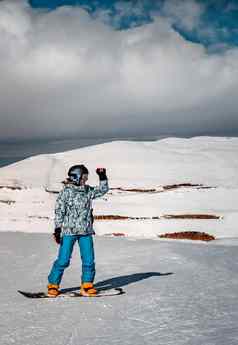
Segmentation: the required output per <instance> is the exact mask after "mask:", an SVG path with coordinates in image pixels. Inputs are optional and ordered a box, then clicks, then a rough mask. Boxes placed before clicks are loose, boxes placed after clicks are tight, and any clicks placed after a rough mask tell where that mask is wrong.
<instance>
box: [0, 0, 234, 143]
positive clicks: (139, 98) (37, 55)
mask: <svg viewBox="0 0 238 345" xmlns="http://www.w3.org/2000/svg"><path fill="white" fill-rule="evenodd" d="M185 3H186V8H185V9H183V8H182V7H181V8H180V9H179V11H178V13H180V14H181V15H180V16H181V21H182V20H183V25H185V26H187V27H190V28H191V27H192V25H194V24H193V23H194V22H196V21H199V18H200V16H201V13H202V11H203V8H202V7H201V6H200V5H198V4H197V3H196V2H195V1H185ZM174 4H175V5H176V3H175V2H174ZM126 10H128V8H124V9H123V7H122V5H121V7H120V13H122V12H123V11H124V12H125V11H126ZM166 11H167V12H168V17H165V16H163V17H160V16H159V14H155V15H154V22H153V23H151V24H147V25H144V26H140V27H136V28H131V29H128V30H122V31H116V30H114V29H113V28H112V27H110V26H109V25H106V24H104V23H103V21H102V20H101V19H100V17H102V15H103V14H101V15H99V16H98V18H97V19H92V18H91V17H90V15H89V14H88V13H87V12H86V11H85V10H83V9H80V8H72V7H60V8H58V9H57V10H55V11H51V12H45V11H40V10H33V9H32V8H31V7H30V6H29V5H28V3H27V2H26V1H16V0H15V1H13V0H8V1H2V2H0V75H1V81H0V118H1V126H0V135H1V140H4V139H9V138H14V139H17V138H19V139H20V138H31V137H34V136H37V137H44V136H58V137H59V136H63V135H75V134H78V135H79V136H84V137H88V136H114V135H118V136H119V135H134V134H136V133H140V134H143V135H148V134H150V133H151V134H155V133H163V132H168V131H170V132H176V131H184V130H186V133H189V132H191V133H192V132H204V133H207V132H209V131H215V132H217V133H218V132H221V131H224V132H225V131H229V130H236V129H237V130H238V117H237V110H236V109H237V106H238V97H237V87H238V49H235V48H233V49H228V50H226V51H225V52H224V53H223V54H213V55H209V54H208V53H207V51H206V50H205V48H204V47H203V46H202V45H200V44H194V43H191V42H189V41H186V40H185V39H184V38H183V37H182V36H181V35H179V33H178V32H176V31H175V30H174V29H173V20H171V18H173V16H174V14H173V7H170V8H166ZM184 11H185V12H184ZM124 12H123V13H124ZM169 13H170V15H169ZM176 13H177V12H176ZM120 15H121V14H120ZM104 18H105V14H104ZM182 18H183V19H182ZM176 20H178V18H176Z"/></svg>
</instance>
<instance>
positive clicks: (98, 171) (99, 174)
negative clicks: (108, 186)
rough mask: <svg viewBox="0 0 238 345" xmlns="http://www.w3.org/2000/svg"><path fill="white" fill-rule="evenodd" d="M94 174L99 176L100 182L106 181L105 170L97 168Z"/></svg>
mask: <svg viewBox="0 0 238 345" xmlns="http://www.w3.org/2000/svg"><path fill="white" fill-rule="evenodd" d="M96 173H97V174H98V176H99V180H100V181H104V180H107V175H106V169H105V168H97V169H96Z"/></svg>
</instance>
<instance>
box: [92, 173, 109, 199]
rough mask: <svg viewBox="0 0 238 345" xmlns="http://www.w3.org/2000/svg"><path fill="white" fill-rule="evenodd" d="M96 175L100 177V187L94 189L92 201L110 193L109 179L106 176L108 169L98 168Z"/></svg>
mask: <svg viewBox="0 0 238 345" xmlns="http://www.w3.org/2000/svg"><path fill="white" fill-rule="evenodd" d="M96 173H97V174H98V176H99V186H97V187H92V192H91V193H92V194H91V195H92V196H91V198H92V199H96V198H99V197H100V196H103V195H104V194H106V193H107V192H108V191H109V186H108V179H107V175H106V169H105V168H97V169H96Z"/></svg>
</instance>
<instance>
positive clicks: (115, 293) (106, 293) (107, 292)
mask: <svg viewBox="0 0 238 345" xmlns="http://www.w3.org/2000/svg"><path fill="white" fill-rule="evenodd" d="M17 292H19V293H20V294H21V295H23V296H24V297H27V298H51V299H56V298H78V297H84V298H98V297H110V296H118V295H123V294H125V291H124V290H123V289H122V288H115V289H108V290H103V289H101V290H100V289H98V293H97V294H96V295H94V296H83V295H81V294H80V292H76V291H71V292H61V293H60V294H59V295H58V296H56V297H51V296H48V294H47V292H27V291H21V290H17Z"/></svg>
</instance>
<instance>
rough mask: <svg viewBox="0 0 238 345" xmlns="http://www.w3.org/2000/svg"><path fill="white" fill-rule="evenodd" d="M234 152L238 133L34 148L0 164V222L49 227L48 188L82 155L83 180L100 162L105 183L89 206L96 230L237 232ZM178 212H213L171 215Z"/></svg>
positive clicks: (51, 194) (19, 227)
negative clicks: (58, 149)
mask: <svg viewBox="0 0 238 345" xmlns="http://www.w3.org/2000/svg"><path fill="white" fill-rule="evenodd" d="M237 152H238V138H211V137H195V138H191V139H179V138H168V139H163V140H158V141H154V142H129V141H115V142H111V143H106V144H100V145H96V146H91V147H86V148H81V149H78V150H73V151H68V152H63V153H57V154H51V155H39V156H34V157H31V158H28V159H26V160H23V161H21V162H18V163H15V164H12V165H10V166H7V167H4V168H1V169H0V204H1V209H0V219H1V222H0V230H1V231H6V230H10V231H25V232H51V231H52V229H53V217H54V202H55V198H56V194H55V193H57V192H58V191H59V190H60V189H61V188H62V184H61V181H62V180H64V179H65V177H66V175H67V171H68V169H69V167H70V166H71V165H74V164H78V163H82V164H85V165H86V166H87V167H88V168H89V171H90V175H89V181H88V182H89V184H91V185H95V184H97V183H98V180H97V175H96V174H95V169H96V168H97V167H98V166H105V167H106V168H107V174H108V177H109V182H110V188H111V190H110V192H109V193H108V194H107V196H106V197H104V198H103V199H101V200H98V201H96V202H95V207H94V213H95V215H96V216H98V218H97V219H96V223H95V230H96V232H97V234H99V235H100V234H110V233H123V234H125V235H130V236H136V237H156V236H157V235H159V234H162V233H165V232H173V231H182V230H189V231H204V232H208V233H209V234H212V235H214V236H216V237H218V238H222V237H225V238H227V237H237V233H238V231H237V230H236V227H235V224H237V221H238V212H237V211H238V206H237V205H238V174H237V171H238V154H237ZM184 214H186V215H201V214H202V215H214V216H216V217H217V219H207V218H206V219H199V218H198V219H196V218H195V217H193V219H191V218H189V217H187V218H186V219H185V218H183V219H177V218H176V217H171V216H178V215H184ZM102 216H114V218H113V217H111V218H110V217H108V219H106V217H104V219H102V218H103V217H102ZM116 216H117V219H115V217H116ZM166 216H170V217H166ZM100 217H101V218H100ZM120 217H129V218H131V219H122V218H120ZM109 218H110V219H109ZM134 218H138V219H134ZM194 218H195V219H194Z"/></svg>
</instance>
